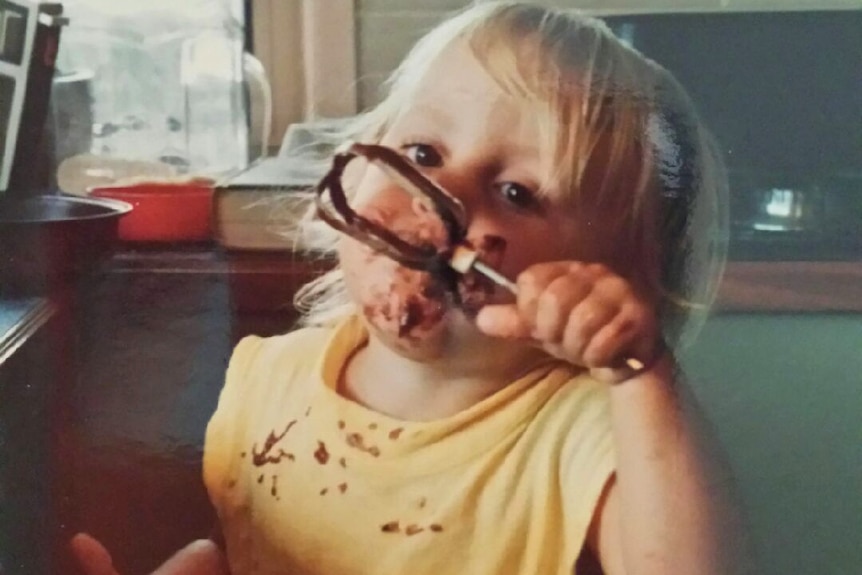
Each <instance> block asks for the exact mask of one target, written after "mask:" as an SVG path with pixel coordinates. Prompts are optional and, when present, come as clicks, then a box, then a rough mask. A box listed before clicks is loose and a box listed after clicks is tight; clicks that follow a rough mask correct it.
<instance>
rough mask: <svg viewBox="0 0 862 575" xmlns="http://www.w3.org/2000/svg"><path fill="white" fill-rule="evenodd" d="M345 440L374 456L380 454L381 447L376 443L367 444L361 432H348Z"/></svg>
mask: <svg viewBox="0 0 862 575" xmlns="http://www.w3.org/2000/svg"><path fill="white" fill-rule="evenodd" d="M345 440H346V441H347V445H349V446H350V447H352V448H354V449H358V450H359V451H364V452H365V453H368V454H370V455H372V456H374V457H379V456H380V448H378V447H377V446H376V445H365V438H364V437H363V436H362V434H361V433H348V434H347V435H346V436H345Z"/></svg>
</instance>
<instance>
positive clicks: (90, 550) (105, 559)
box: [69, 533, 118, 575]
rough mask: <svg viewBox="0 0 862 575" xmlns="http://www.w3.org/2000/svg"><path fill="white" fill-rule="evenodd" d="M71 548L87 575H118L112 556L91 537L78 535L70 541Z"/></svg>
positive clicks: (83, 534)
mask: <svg viewBox="0 0 862 575" xmlns="http://www.w3.org/2000/svg"><path fill="white" fill-rule="evenodd" d="M69 548H70V549H71V551H72V555H74V557H75V559H76V560H77V562H78V565H79V566H80V567H81V569H82V570H83V572H84V573H86V574H87V575H118V573H117V571H116V570H115V569H114V565H113V561H112V559H111V554H110V553H108V550H107V549H105V546H104V545H102V544H101V543H99V542H98V541H96V540H95V539H94V538H93V537H91V536H90V535H88V534H86V533H78V534H77V535H75V536H74V537H72V539H71V541H69Z"/></svg>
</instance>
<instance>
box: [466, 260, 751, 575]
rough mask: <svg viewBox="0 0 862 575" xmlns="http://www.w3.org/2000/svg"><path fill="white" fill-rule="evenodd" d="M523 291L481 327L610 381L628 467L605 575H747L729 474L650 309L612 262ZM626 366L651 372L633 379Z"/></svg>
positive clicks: (607, 520)
mask: <svg viewBox="0 0 862 575" xmlns="http://www.w3.org/2000/svg"><path fill="white" fill-rule="evenodd" d="M517 283H518V298H517V303H516V304H514V305H502V306H487V307H486V308H484V309H483V310H482V311H480V313H479V316H478V317H477V323H478V325H479V327H480V329H482V330H483V331H485V332H486V333H488V334H491V335H496V336H500V337H514V338H527V339H530V340H533V341H534V342H535V343H538V344H540V345H541V346H542V347H543V348H544V349H546V350H547V351H548V352H549V353H551V354H553V355H555V356H557V357H560V358H562V359H565V360H567V361H569V362H571V363H573V364H576V365H581V366H585V367H587V368H589V369H590V372H591V373H592V374H593V376H594V377H596V378H597V379H601V380H603V381H606V382H608V383H609V384H611V389H610V397H611V414H612V415H611V417H612V429H613V434H614V443H615V446H616V454H617V470H616V474H615V476H614V477H613V478H612V479H611V481H610V482H609V484H608V486H607V487H606V489H605V493H604V494H603V496H602V499H601V501H600V503H599V508H598V509H597V511H596V514H595V515H594V519H593V526H592V529H591V534H590V543H591V544H592V546H593V549H594V550H595V551H596V553H597V554H598V556H599V559H600V561H601V563H602V568H603V570H604V571H605V573H606V574H607V575H621V574H632V573H637V574H661V575H666V574H667V573H691V574H697V575H736V574H737V573H741V572H743V569H744V568H747V567H743V566H742V562H735V561H730V560H731V559H732V558H734V557H739V556H740V553H741V551H740V550H739V549H738V548H737V545H736V544H735V542H733V543H731V539H730V538H729V537H727V535H730V532H729V531H728V529H731V528H733V527H738V526H733V527H732V526H731V525H730V523H729V521H728V520H727V518H728V516H729V514H731V510H732V507H731V506H729V505H728V503H727V502H726V501H725V496H726V488H727V484H726V482H725V481H724V479H725V477H724V474H721V473H716V472H715V469H713V468H712V467H711V463H713V462H711V461H708V459H707V457H706V454H705V452H704V451H703V450H702V445H703V444H702V443H701V441H702V439H703V437H702V436H701V435H700V434H699V433H697V432H696V431H695V429H694V426H693V422H692V420H691V419H690V418H689V417H688V416H689V415H690V414H687V413H686V411H685V409H686V408H687V407H688V406H687V405H683V403H682V402H681V401H680V395H679V393H678V392H677V390H676V389H675V388H674V371H675V369H674V368H675V365H674V362H673V358H672V357H671V355H670V353H669V352H667V351H666V350H664V349H663V347H662V345H661V336H660V333H659V327H658V320H657V318H656V314H655V312H654V306H653V305H652V304H651V302H649V301H648V300H646V299H645V298H643V297H641V296H640V295H639V294H638V293H637V292H636V291H635V290H634V289H633V288H632V286H631V285H630V284H628V282H626V281H625V280H624V279H623V278H621V277H619V276H617V275H616V274H614V273H613V272H611V271H610V270H609V269H608V268H606V267H604V266H601V265H586V264H578V263H573V262H558V263H549V264H539V265H536V266H533V267H531V268H529V269H528V270H527V271H525V272H524V273H522V274H521V275H520V276H519V277H518V280H517ZM627 357H634V358H637V359H638V360H640V361H642V362H644V363H645V364H646V367H645V368H644V369H643V370H641V371H639V372H634V371H633V370H632V369H630V368H628V367H626V366H625V364H624V363H623V359H624V358H627ZM736 536H737V538H738V537H739V534H738V533H737V534H736ZM731 563H732V564H731Z"/></svg>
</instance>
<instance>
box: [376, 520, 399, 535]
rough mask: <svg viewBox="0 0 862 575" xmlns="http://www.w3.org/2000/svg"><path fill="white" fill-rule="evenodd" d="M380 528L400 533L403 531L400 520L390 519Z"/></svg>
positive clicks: (385, 531) (388, 531)
mask: <svg viewBox="0 0 862 575" xmlns="http://www.w3.org/2000/svg"><path fill="white" fill-rule="evenodd" d="M380 530H381V531H383V532H384V533H398V532H399V531H401V525H400V524H399V523H398V521H390V522H389V523H384V524H383V525H381V526H380Z"/></svg>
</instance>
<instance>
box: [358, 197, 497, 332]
mask: <svg viewBox="0 0 862 575" xmlns="http://www.w3.org/2000/svg"><path fill="white" fill-rule="evenodd" d="M412 207H413V209H412V210H410V211H409V212H406V213H405V212H399V213H393V212H390V211H384V210H375V212H374V213H373V214H368V217H369V219H371V220H376V223H377V224H379V225H386V227H387V228H388V229H389V230H390V231H391V232H393V233H394V234H396V235H397V236H398V237H399V238H401V239H403V240H404V241H408V242H411V243H413V244H414V245H425V246H433V248H434V249H436V250H437V252H438V253H439V254H440V257H439V258H438V261H437V264H438V265H436V266H429V269H428V270H417V269H412V268H408V267H406V266H403V265H400V264H398V263H397V262H396V261H394V260H392V259H390V258H388V257H386V256H385V255H384V254H382V253H378V252H375V251H373V250H371V249H369V248H364V249H362V251H363V252H364V257H362V258H360V259H359V260H358V262H357V263H358V265H356V266H352V267H353V268H354V270H353V275H354V281H355V282H356V283H357V284H358V285H359V286H360V292H359V295H360V297H359V300H360V304H361V306H362V311H363V313H364V315H365V317H366V318H367V319H368V320H369V322H371V323H372V324H373V325H374V326H375V327H376V328H377V329H379V330H381V331H383V332H385V333H388V334H390V335H392V336H397V337H398V338H402V339H407V340H420V339H423V338H424V337H427V336H428V335H429V334H431V333H432V332H434V328H435V327H436V326H437V325H438V324H439V323H440V322H441V321H442V320H443V319H444V317H445V315H446V313H447V312H448V311H449V310H450V309H452V308H455V307H457V308H460V309H461V310H463V311H464V312H465V313H466V314H467V315H468V316H473V315H475V314H476V313H477V312H478V311H479V309H480V308H481V307H482V306H483V305H485V304H486V303H487V302H488V301H489V300H490V299H491V298H492V296H493V295H494V292H495V286H494V284H493V283H492V282H491V281H489V280H488V279H487V278H485V277H484V276H482V275H480V274H478V273H476V272H474V271H467V272H466V273H458V272H456V271H455V270H454V269H451V268H450V267H449V266H448V265H447V264H446V262H447V261H448V256H449V253H450V252H451V250H450V249H449V248H448V246H447V244H448V239H447V234H446V230H445V229H444V227H443V225H442V222H441V221H440V219H439V218H438V217H436V214H434V213H433V212H430V211H429V210H427V209H425V208H424V207H423V206H421V205H420V204H418V203H416V202H414V204H413V206H412ZM463 244H464V246H465V247H467V248H469V249H470V250H471V251H473V252H475V253H476V254H477V257H478V258H479V259H480V260H482V261H483V262H485V263H486V264H488V265H490V266H498V265H499V264H500V263H501V262H502V260H503V255H504V253H505V250H506V240H505V239H503V238H502V237H500V236H494V235H484V236H482V237H480V238H477V239H468V240H465V241H464V242H463Z"/></svg>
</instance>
